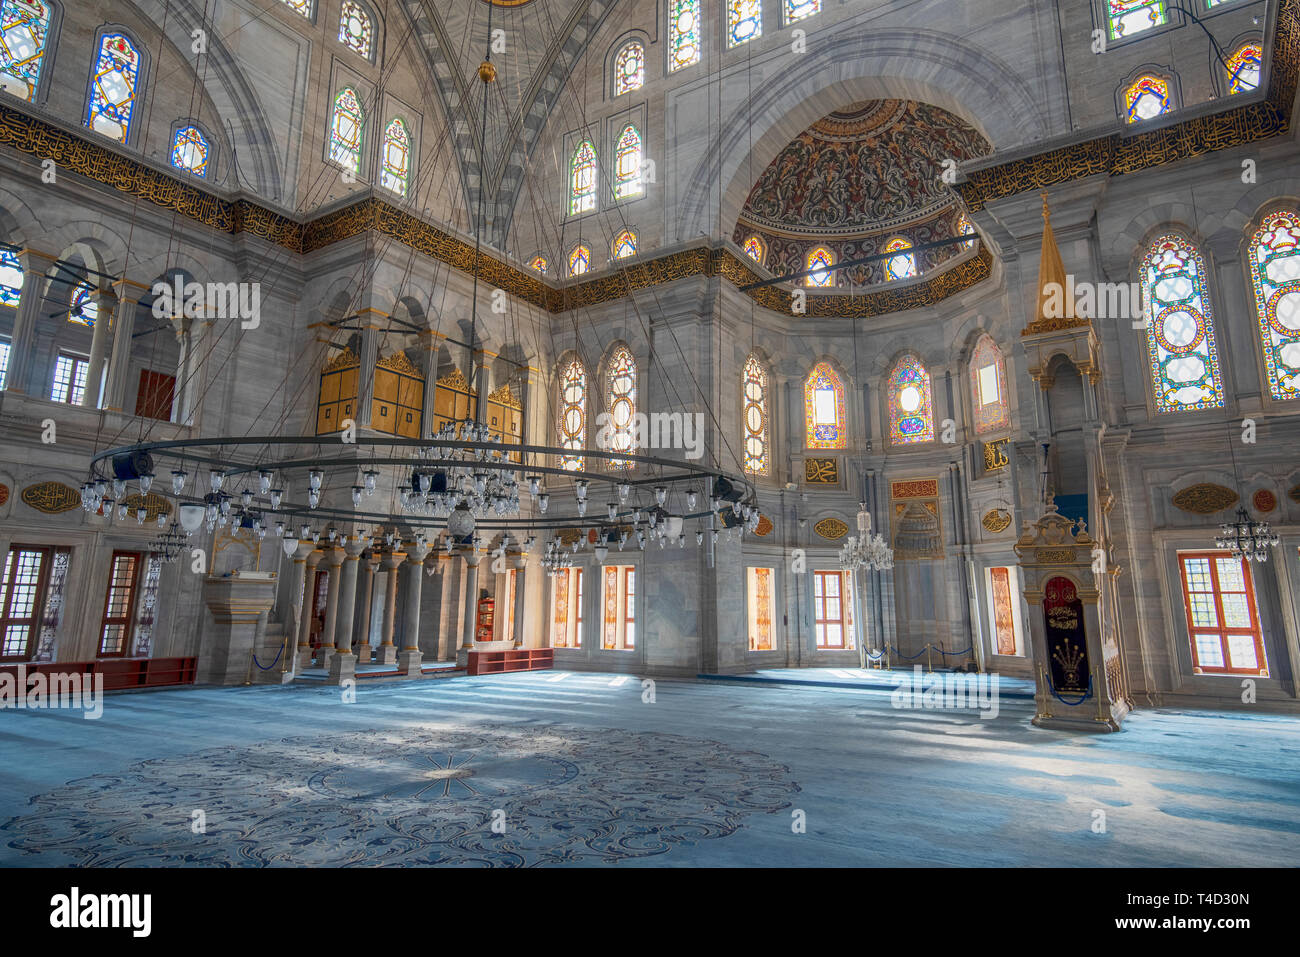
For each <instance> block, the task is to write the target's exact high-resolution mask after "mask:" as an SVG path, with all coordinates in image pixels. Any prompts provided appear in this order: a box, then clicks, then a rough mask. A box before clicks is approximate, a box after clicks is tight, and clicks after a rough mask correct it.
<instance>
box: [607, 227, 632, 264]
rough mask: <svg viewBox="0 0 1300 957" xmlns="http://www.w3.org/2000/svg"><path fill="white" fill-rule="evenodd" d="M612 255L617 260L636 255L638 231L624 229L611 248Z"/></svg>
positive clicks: (615, 238)
mask: <svg viewBox="0 0 1300 957" xmlns="http://www.w3.org/2000/svg"><path fill="white" fill-rule="evenodd" d="M610 254H611V255H612V256H613V257H614V258H615V259H627V258H628V257H629V256H635V255H636V231H635V230H633V229H630V228H629V229H624V230H622V231H620V232H619V234H618V235H617V236H615V237H614V242H613V244H612V245H611V246H610Z"/></svg>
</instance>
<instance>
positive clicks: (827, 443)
mask: <svg viewBox="0 0 1300 957" xmlns="http://www.w3.org/2000/svg"><path fill="white" fill-rule="evenodd" d="M803 414H804V431H805V433H806V445H807V447H808V448H810V449H842V448H845V447H847V434H846V432H847V424H846V419H845V417H844V384H843V383H842V382H840V377H839V376H838V375H836V374H835V370H834V369H832V368H831V366H830V363H829V362H819V363H817V365H815V366H813V370H812V372H810V373H808V378H807V379H805V380H804V384H803Z"/></svg>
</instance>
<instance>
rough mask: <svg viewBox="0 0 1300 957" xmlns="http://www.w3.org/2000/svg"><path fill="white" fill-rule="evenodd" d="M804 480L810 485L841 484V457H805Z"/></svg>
mask: <svg viewBox="0 0 1300 957" xmlns="http://www.w3.org/2000/svg"><path fill="white" fill-rule="evenodd" d="M803 480H804V481H805V482H807V483H808V484H809V485H839V484H840V462H839V459H833V458H832V459H804V461H803Z"/></svg>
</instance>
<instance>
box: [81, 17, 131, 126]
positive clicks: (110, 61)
mask: <svg viewBox="0 0 1300 957" xmlns="http://www.w3.org/2000/svg"><path fill="white" fill-rule="evenodd" d="M139 79H140V51H139V50H137V49H136V48H135V45H134V44H133V43H132V42H131V41H130V39H128V38H127V37H126V36H125V35H123V34H121V33H106V34H104V36H102V37H101V38H100V40H99V56H98V57H96V59H95V72H94V75H93V76H92V77H91V81H90V106H89V108H88V109H87V111H86V125H87V126H88V127H90V128H91V129H92V130H94V131H95V132H96V133H102V134H103V135H104V136H107V137H109V138H110V139H113V140H116V141H117V142H119V143H126V142H127V140H128V139H129V138H130V136H131V120H132V118H133V117H134V116H135V95H136V85H137V83H138V82H139Z"/></svg>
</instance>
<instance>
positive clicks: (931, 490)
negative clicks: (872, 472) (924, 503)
mask: <svg viewBox="0 0 1300 957" xmlns="http://www.w3.org/2000/svg"><path fill="white" fill-rule="evenodd" d="M889 494H890V495H891V496H892V497H894V498H933V497H935V496H936V495H938V494H939V480H938V479H918V480H916V481H912V482H894V483H893V484H892V485H890V486H889Z"/></svg>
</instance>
